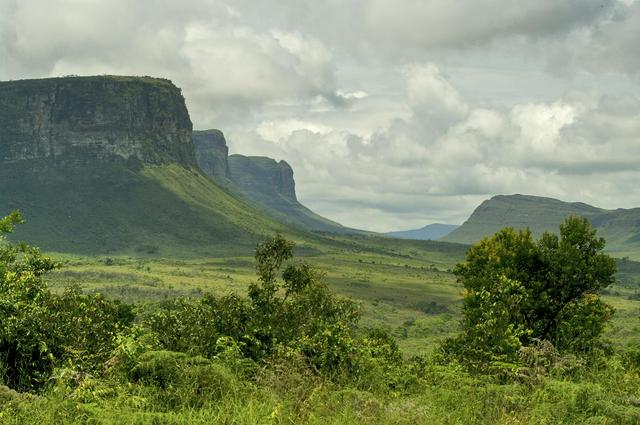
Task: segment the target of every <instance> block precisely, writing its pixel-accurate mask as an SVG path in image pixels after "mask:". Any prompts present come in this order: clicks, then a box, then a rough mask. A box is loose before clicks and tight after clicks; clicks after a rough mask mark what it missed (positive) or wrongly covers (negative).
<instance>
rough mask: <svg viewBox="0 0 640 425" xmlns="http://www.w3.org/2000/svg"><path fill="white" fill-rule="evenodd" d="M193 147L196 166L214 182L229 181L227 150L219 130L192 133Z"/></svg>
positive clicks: (225, 142)
mask: <svg viewBox="0 0 640 425" xmlns="http://www.w3.org/2000/svg"><path fill="white" fill-rule="evenodd" d="M193 147H194V148H195V153H196V160H197V162H198V166H199V167H200V168H201V169H202V170H203V171H204V172H205V173H207V175H209V176H211V177H213V178H214V179H215V180H221V179H230V178H231V175H230V173H229V162H228V157H229V148H228V147H227V141H226V140H225V138H224V135H223V134H222V132H221V131H220V130H205V131H194V132H193Z"/></svg>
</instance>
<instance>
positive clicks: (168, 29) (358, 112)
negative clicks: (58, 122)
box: [0, 0, 640, 232]
mask: <svg viewBox="0 0 640 425" xmlns="http://www.w3.org/2000/svg"><path fill="white" fill-rule="evenodd" d="M93 74H124V75H151V76H157V77H165V78H169V79H171V80H172V81H173V82H174V83H175V84H176V85H177V86H179V87H180V88H182V90H183V93H184V95H185V98H186V102H187V106H188V108H189V111H190V114H191V119H192V121H193V124H194V128H195V129H208V128H218V129H221V130H222V131H223V132H224V133H225V135H226V137H227V141H228V144H229V147H230V150H231V152H232V153H241V154H245V155H265V156H270V157H273V158H276V159H278V160H286V161H287V162H288V163H289V164H291V166H292V167H293V169H294V173H295V179H296V189H297V192H298V198H299V199H300V200H301V201H302V202H303V203H304V204H305V205H307V206H308V207H310V208H311V209H313V210H314V211H316V212H318V213H320V214H321V215H324V216H326V217H328V218H330V219H333V220H336V221H338V222H340V223H342V224H344V225H347V226H351V227H357V228H361V229H368V230H374V231H382V232H384V231H391V230H404V229H410V228H417V227H422V226H424V225H426V224H429V223H433V222H441V223H452V224H460V223H462V222H463V221H464V220H465V219H466V218H467V217H468V216H469V214H471V212H472V211H473V210H474V208H475V207H476V206H478V205H479V204H480V203H481V202H482V201H483V200H485V199H488V198H490V197H491V196H493V195H496V194H513V193H522V194H531V195H540V196H549V197H555V198H559V199H562V200H566V201H582V202H587V203H590V204H592V205H596V206H599V207H604V208H630V207H640V184H639V182H640V1H635V0H598V1H595V0H536V1H531V0H511V1H509V0H469V1H461V0H324V1H318V0H180V1H169V0H136V1H133V0H0V79H1V80H12V79H22V78H41V77H49V76H62V75H93Z"/></svg>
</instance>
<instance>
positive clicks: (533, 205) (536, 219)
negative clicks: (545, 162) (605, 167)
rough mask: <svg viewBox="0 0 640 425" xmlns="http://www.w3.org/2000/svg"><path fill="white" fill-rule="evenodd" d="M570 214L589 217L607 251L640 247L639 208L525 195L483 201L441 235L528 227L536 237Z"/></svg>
mask: <svg viewBox="0 0 640 425" xmlns="http://www.w3.org/2000/svg"><path fill="white" fill-rule="evenodd" d="M569 215H579V216H582V217H586V218H588V219H589V221H590V222H591V224H592V225H593V226H594V227H595V228H596V229H597V230H598V234H599V235H600V236H603V237H604V238H606V240H607V248H608V249H609V250H610V251H619V252H622V253H624V252H629V251H634V252H635V251H638V250H640V208H633V209H617V210H606V209H602V208H597V207H594V206H591V205H587V204H584V203H581V202H573V203H570V202H563V201H560V200H557V199H553V198H544V197H539V196H528V195H498V196H494V197H493V198H491V199H489V200H486V201H484V202H483V203H482V204H481V205H480V206H479V207H478V208H476V210H475V211H474V212H473V213H472V214H471V216H470V217H469V219H468V220H467V221H466V222H464V223H463V224H462V225H461V226H460V227H459V228H457V229H456V230H454V231H453V232H451V233H450V234H449V235H447V236H445V237H444V238H442V240H443V241H447V242H458V243H466V244H469V243H473V242H477V241H478V240H480V239H482V238H483V237H485V236H490V235H492V234H494V233H495V232H497V231H498V230H500V229H502V228H503V227H507V226H509V227H514V228H525V227H528V228H529V229H531V231H532V232H533V233H534V235H535V236H540V235H541V234H542V233H543V232H546V231H549V232H557V231H558V225H559V224H560V223H561V222H562V221H563V220H564V219H565V218H566V217H567V216H569Z"/></svg>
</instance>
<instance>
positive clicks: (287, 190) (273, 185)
mask: <svg viewBox="0 0 640 425" xmlns="http://www.w3.org/2000/svg"><path fill="white" fill-rule="evenodd" d="M193 143H194V145H195V150H196V160H197V162H198V165H199V166H200V168H201V169H202V170H204V172H205V173H206V174H207V175H209V176H210V177H212V178H213V179H214V180H215V181H216V182H218V183H219V184H220V185H222V186H225V187H227V188H228V189H229V190H231V191H232V192H234V193H236V194H238V195H240V196H243V197H246V198H248V199H249V200H250V201H251V202H252V203H253V204H254V205H255V206H256V207H257V208H258V209H259V210H260V211H262V212H263V213H265V214H266V215H268V216H270V217H271V218H273V219H274V220H277V221H280V222H283V223H286V224H287V225H290V226H294V227H296V228H300V229H303V230H312V231H324V232H333V233H352V232H358V231H356V230H353V229H348V228H346V227H343V226H342V225H340V224H338V223H335V222H333V221H331V220H328V219H326V218H324V217H322V216H320V215H318V214H316V213H314V212H313V211H311V210H309V209H308V208H307V207H305V206H304V205H302V204H301V203H300V202H299V201H298V198H297V196H296V187H295V180H294V177H293V169H292V168H291V166H290V165H289V164H288V163H287V162H286V161H276V160H274V159H272V158H268V157H264V156H244V155H237V154H234V155H230V156H229V149H228V147H227V143H226V139H225V138H224V135H223V134H222V132H220V131H219V130H205V131H194V132H193Z"/></svg>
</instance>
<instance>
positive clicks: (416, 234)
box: [385, 223, 459, 241]
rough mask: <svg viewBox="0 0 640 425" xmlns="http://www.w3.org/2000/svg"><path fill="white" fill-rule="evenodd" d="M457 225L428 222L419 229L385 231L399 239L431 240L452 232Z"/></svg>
mask: <svg viewBox="0 0 640 425" xmlns="http://www.w3.org/2000/svg"><path fill="white" fill-rule="evenodd" d="M458 227H459V226H458V225H456V224H441V223H433V224H428V225H426V226H424V227H422V228H420V229H414V230H400V231H397V232H388V233H385V234H386V235H387V236H391V237H393V238H399V239H418V240H431V241H437V240H439V239H442V238H444V237H445V236H447V235H448V234H449V233H451V232H453V231H454V230H455V229H457V228H458Z"/></svg>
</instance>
